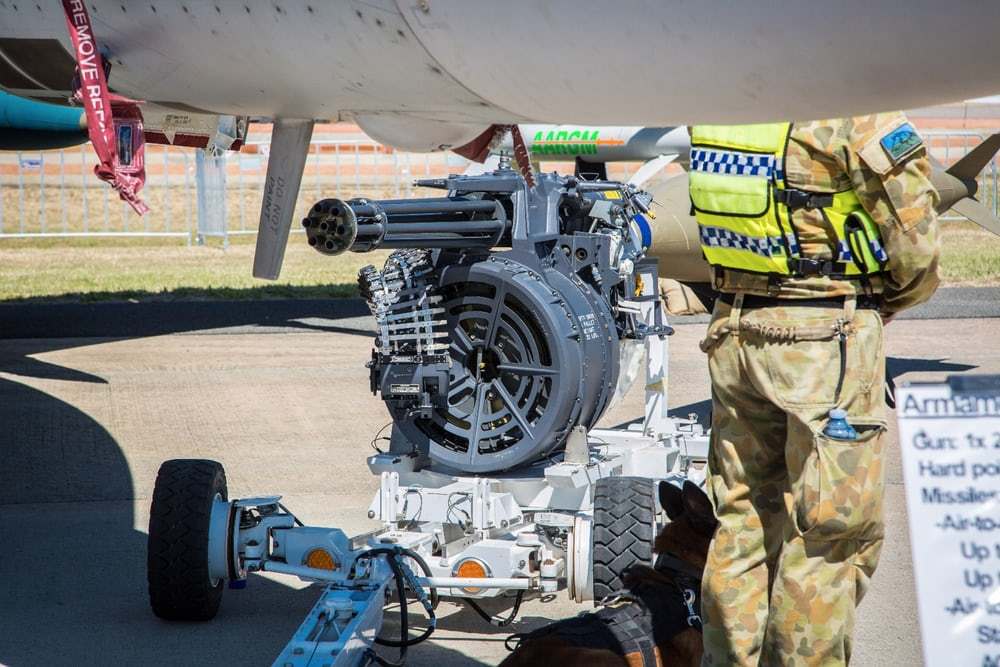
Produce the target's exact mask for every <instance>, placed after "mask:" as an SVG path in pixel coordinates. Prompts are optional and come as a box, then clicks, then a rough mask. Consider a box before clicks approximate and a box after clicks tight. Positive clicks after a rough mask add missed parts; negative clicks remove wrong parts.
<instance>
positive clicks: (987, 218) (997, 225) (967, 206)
mask: <svg viewBox="0 0 1000 667" xmlns="http://www.w3.org/2000/svg"><path fill="white" fill-rule="evenodd" d="M993 136H1000V135H993ZM951 210H952V211H955V212H956V213H958V214H960V215H964V216H965V217H966V218H968V219H969V220H971V221H972V222H974V223H976V224H977V225H979V226H980V227H982V228H983V229H985V230H986V231H988V232H993V233H994V234H996V235H997V236H1000V218H997V217H996V216H995V215H993V211H991V210H990V209H988V208H986V206H984V205H983V204H982V202H980V201H979V200H977V199H973V198H972V197H966V198H965V199H960V200H958V201H957V202H955V204H954V205H953V206H952V207H951Z"/></svg>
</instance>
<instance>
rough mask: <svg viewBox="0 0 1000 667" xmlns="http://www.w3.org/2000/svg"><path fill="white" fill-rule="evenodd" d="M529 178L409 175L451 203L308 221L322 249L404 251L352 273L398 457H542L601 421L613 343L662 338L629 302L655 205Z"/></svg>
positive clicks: (599, 185)
mask: <svg viewBox="0 0 1000 667" xmlns="http://www.w3.org/2000/svg"><path fill="white" fill-rule="evenodd" d="M536 179H537V183H536V185H535V186H534V187H529V186H528V185H527V183H526V182H525V179H524V178H523V177H522V176H520V175H519V174H517V173H516V172H514V171H512V170H510V169H500V170H498V171H495V172H493V173H489V174H483V175H478V176H451V177H449V178H446V179H433V180H424V181H418V183H417V184H418V185H420V186H423V187H430V188H437V189H441V190H445V191H447V196H445V197H434V198H427V199H410V200H388V201H375V200H368V199H351V200H348V201H342V200H339V199H325V200H323V201H320V202H318V203H317V204H316V205H315V206H314V207H313V208H312V210H311V211H310V213H309V216H308V217H307V218H306V219H305V220H303V226H304V227H305V228H306V233H307V236H308V240H309V244H310V245H311V246H313V247H314V248H316V249H317V250H318V251H319V252H321V253H324V254H328V255H336V254H339V253H342V252H345V251H348V250H350V251H352V252H366V251H369V250H374V249H376V248H397V249H399V250H397V252H395V253H393V254H392V255H390V257H389V259H388V260H387V261H386V263H385V266H384V267H383V268H382V269H381V270H379V269H376V268H375V267H373V266H368V267H365V268H364V269H362V270H361V273H360V276H359V284H360V289H361V294H362V295H363V296H364V297H365V299H367V301H368V304H369V307H370V308H371V311H372V314H373V315H374V316H375V319H376V321H377V329H378V331H377V338H376V344H375V350H374V352H373V355H372V361H371V363H370V364H369V365H370V368H371V379H372V390H373V391H375V392H379V393H381V395H382V398H383V399H384V400H385V403H386V405H387V407H388V408H389V412H390V414H391V415H392V418H393V420H394V427H395V432H394V436H393V446H394V451H397V450H398V451H402V452H412V453H415V454H416V455H418V456H420V457H429V458H430V459H431V460H432V461H433V462H434V463H436V464H440V465H442V466H444V467H446V468H449V469H452V470H457V471H462V472H471V473H485V472H491V471H499V470H507V469H511V468H515V467H518V466H522V465H525V464H529V463H531V462H534V461H537V460H539V459H542V458H544V457H546V456H548V455H550V454H552V453H553V452H554V451H556V450H557V449H558V448H559V447H560V446H562V445H563V444H564V443H565V441H566V438H567V436H568V434H569V433H570V431H571V430H572V429H573V428H574V427H575V426H584V427H586V428H588V429H589V428H590V427H592V426H593V425H594V423H595V422H596V421H597V420H598V419H599V418H600V416H601V415H602V414H603V413H604V411H605V409H606V408H607V406H608V404H609V402H610V400H611V397H612V395H613V394H614V390H615V387H616V385H617V382H618V376H619V370H620V368H619V366H620V354H619V344H620V342H621V341H623V340H625V339H630V338H631V339H641V338H644V337H645V336H647V335H652V334H656V335H663V334H665V333H668V332H669V328H668V327H666V326H665V325H662V324H661V322H662V320H661V319H659V317H657V318H656V319H655V323H654V324H653V325H651V326H650V325H646V324H644V323H643V322H642V319H641V317H640V314H639V307H638V300H639V298H640V295H641V293H642V280H643V278H640V277H639V276H640V272H639V271H638V270H637V269H638V267H639V265H642V266H643V268H644V270H643V272H642V275H643V276H645V279H646V280H649V279H652V280H654V281H655V278H656V274H655V260H652V259H646V257H645V252H646V249H647V248H648V247H649V245H650V241H651V231H650V228H649V222H648V221H647V218H646V215H647V214H648V206H649V204H650V200H651V197H650V196H649V195H648V194H647V193H645V192H642V191H640V190H638V189H636V188H634V187H632V186H630V185H627V184H623V183H618V182H612V181H581V180H579V179H577V178H574V177H563V176H558V175H556V174H542V175H539V176H537V177H536ZM654 285H655V282H654ZM656 307H658V304H657V306H656Z"/></svg>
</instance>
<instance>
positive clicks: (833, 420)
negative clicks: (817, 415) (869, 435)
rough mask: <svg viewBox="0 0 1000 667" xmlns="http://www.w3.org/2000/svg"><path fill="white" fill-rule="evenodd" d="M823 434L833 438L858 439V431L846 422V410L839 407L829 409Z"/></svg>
mask: <svg viewBox="0 0 1000 667" xmlns="http://www.w3.org/2000/svg"><path fill="white" fill-rule="evenodd" d="M823 435H825V436H826V437H828V438H833V439H834V440H857V439H858V432H857V431H855V430H854V427H853V426H851V425H850V424H849V423H848V422H847V411H846V410H841V409H840V408H834V409H833V410H830V421H828V422H827V423H826V428H824V429H823Z"/></svg>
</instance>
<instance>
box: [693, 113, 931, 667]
mask: <svg viewBox="0 0 1000 667" xmlns="http://www.w3.org/2000/svg"><path fill="white" fill-rule="evenodd" d="M749 127H754V126H749ZM907 131H908V132H909V133H911V134H907ZM904 135H906V136H904ZM718 136H726V135H724V134H723V135H718ZM914 137H915V139H914ZM698 139H699V129H698V128H697V127H696V128H694V129H693V150H692V177H694V176H695V175H696V171H695V170H696V169H698V168H701V169H702V170H705V169H707V168H712V167H711V165H710V164H709V163H710V161H711V160H712V159H719V158H718V157H717V156H716V155H715V153H712V151H713V150H716V149H713V148H711V143H710V142H709V143H707V144H704V145H707V146H709V147H710V148H708V149H705V150H707V151H708V153H701V154H696V152H695V151H696V150H698ZM900 139H902V141H900ZM738 143H739V142H738V141H737V144H738ZM900 143H902V145H900ZM727 147H728V148H732V144H731V143H730V144H727V145H724V146H723V147H722V148H723V149H725V148H727ZM716 148H718V145H716ZM721 152H722V153H723V154H724V153H725V152H726V151H725V150H722V151H721ZM737 152H738V150H737ZM696 155H698V156H699V157H700V158H701V159H702V163H701V165H700V167H699V165H696V164H694V162H695V157H696ZM706 161H707V162H706ZM706 164H709V167H706V166H705V165H706ZM777 169H778V170H779V171H778V176H777V179H773V180H772V181H771V183H772V186H771V187H772V188H778V187H781V186H782V185H783V186H784V187H785V188H789V189H793V188H794V189H800V190H802V191H806V192H809V193H844V192H847V191H853V192H854V193H855V194H856V195H857V200H859V201H860V205H861V206H862V207H863V209H864V211H865V212H867V213H868V214H869V215H870V219H871V221H873V222H874V224H875V225H876V226H877V228H878V231H879V232H880V234H881V243H882V246H883V248H884V251H885V253H886V254H887V255H888V259H887V261H886V262H884V263H883V265H882V270H881V271H880V272H875V273H873V274H870V275H863V276H857V275H853V276H852V275H835V273H836V272H835V271H834V272H829V271H828V272H822V271H817V272H816V273H815V274H812V275H786V276H779V277H777V278H776V277H775V276H774V275H767V274H765V273H762V272H750V271H741V270H738V269H734V268H731V267H726V266H721V265H720V264H722V263H723V262H713V255H712V248H709V247H708V245H707V244H711V243H712V242H713V239H714V240H715V242H718V238H717V236H714V237H709V236H707V235H706V231H705V229H706V228H705V227H704V226H703V232H702V242H703V247H704V248H706V257H707V258H708V259H709V262H710V263H712V264H713V267H712V272H713V278H714V282H715V286H716V288H717V289H718V290H719V291H720V292H721V295H720V298H719V300H718V301H717V302H716V306H715V311H714V313H713V316H712V320H711V324H710V325H709V328H708V334H707V336H706V338H705V340H704V342H703V343H702V349H703V350H704V351H705V352H706V353H707V355H708V361H709V369H710V372H711V377H712V394H713V413H712V442H711V448H710V453H709V482H708V487H709V488H708V490H709V493H710V495H711V496H712V499H713V502H714V504H715V508H716V514H717V516H718V519H719V522H720V525H719V528H718V530H717V532H716V534H715V538H714V540H713V542H712V547H711V549H710V553H709V557H708V565H707V567H706V569H705V578H704V584H703V600H704V603H703V618H704V622H705V632H704V642H705V658H704V663H703V664H705V665H727V666H728V665H758V664H759V665H766V666H768V667H771V666H775V665H844V664H847V663H848V661H849V660H850V656H851V634H852V631H853V626H854V617H855V606H856V605H857V604H858V603H859V602H860V600H861V598H862V596H863V595H864V593H865V590H866V589H867V587H868V582H869V580H870V578H871V576H872V573H873V572H874V570H875V566H876V564H877V562H878V558H879V553H880V551H881V548H882V537H883V525H882V495H883V483H884V481H883V478H884V467H883V454H884V450H885V429H886V415H885V405H884V395H883V391H884V390H883V385H884V379H885V378H884V373H885V351H884V348H883V340H882V331H883V324H884V323H886V322H888V320H889V319H891V318H892V317H893V316H894V315H895V314H896V313H898V312H900V311H901V310H904V309H906V308H909V307H912V306H915V305H917V304H919V303H921V302H923V301H925V300H927V299H928V298H929V297H930V296H931V295H932V294H933V292H934V290H935V289H936V288H937V285H938V271H937V264H938V254H939V247H938V231H937V222H936V215H935V204H936V203H937V198H938V195H937V192H936V191H935V190H934V188H933V187H932V185H931V183H930V181H929V178H928V177H929V174H930V164H929V162H928V159H927V155H926V150H925V148H924V146H923V144H922V143H921V142H920V139H919V136H918V135H916V132H915V131H913V128H912V126H910V125H909V123H907V121H906V119H905V117H904V116H903V115H902V114H900V113H884V114H875V115H869V116H862V117H857V118H849V119H840V120H826V121H816V122H808V123H801V124H799V123H796V124H793V125H791V127H790V129H789V130H788V135H787V138H786V139H785V148H784V170H785V173H784V174H783V175H782V174H781V173H780V166H778V167H777ZM716 173H719V172H718V171H716ZM782 177H783V179H784V182H783V183H782V181H781V180H780V179H782ZM702 194H704V193H702ZM701 199H702V200H703V199H704V198H703V197H702V198H701ZM692 202H693V204H694V206H695V210H696V215H697V216H698V218H699V224H700V225H706V224H716V223H715V222H713V216H711V215H707V214H706V215H703V214H702V213H703V211H699V207H698V204H699V198H698V197H696V192H695V190H694V189H692ZM799 203H801V202H799ZM814 203H815V204H819V206H815V207H811V206H801V207H798V208H795V207H794V206H792V205H789V206H788V208H787V211H788V212H787V218H781V217H779V219H778V221H779V226H780V224H781V223H782V221H783V222H785V223H788V222H789V221H790V224H791V226H792V227H793V229H794V234H795V235H796V237H797V240H798V243H799V246H800V248H799V249H798V251H799V253H800V255H801V256H802V257H808V258H816V259H819V260H830V261H834V260H836V259H837V252H838V251H837V247H838V246H837V243H835V239H834V236H835V234H834V230H833V229H832V228H831V223H830V219H829V217H828V216H827V215H826V210H824V209H823V206H822V204H826V203H828V202H824V201H820V200H817V201H815V202H814ZM776 206H777V207H778V208H781V205H780V204H779V205H776ZM784 210H785V209H782V211H784ZM777 215H779V216H781V212H778V213H777ZM731 219H737V218H731ZM713 233H716V232H713ZM716 234H717V233H716ZM737 240H739V239H737ZM731 245H732V246H733V247H736V245H738V244H736V243H735V242H733V243H732V244H731ZM751 247H752V246H751ZM822 264H823V262H822V261H821V262H819V264H814V266H816V265H822ZM828 266H829V265H828ZM834 407H839V408H843V409H844V410H846V411H847V413H848V421H849V423H850V424H851V425H852V426H854V428H855V429H856V431H857V432H858V437H857V439H856V440H847V441H844V440H836V439H832V438H829V437H826V436H825V435H824V433H823V430H824V426H825V424H826V422H827V419H828V412H829V411H830V410H831V408H834Z"/></svg>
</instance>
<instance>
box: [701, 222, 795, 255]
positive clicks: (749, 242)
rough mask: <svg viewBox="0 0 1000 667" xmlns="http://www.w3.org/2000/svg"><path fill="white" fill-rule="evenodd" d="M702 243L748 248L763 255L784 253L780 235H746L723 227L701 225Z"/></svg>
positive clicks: (715, 246)
mask: <svg viewBox="0 0 1000 667" xmlns="http://www.w3.org/2000/svg"><path fill="white" fill-rule="evenodd" d="M699 229H700V232H701V244H702V245H705V246H710V247H714V248H733V249H735V250H748V251H750V252H752V253H754V254H757V255H760V256H762V257H776V256H781V255H783V254H784V247H783V245H782V242H781V238H780V237H760V236H746V235H744V234H738V233H737V232H734V231H732V230H730V229H722V228H721V227H707V226H705V225H700V226H699Z"/></svg>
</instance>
